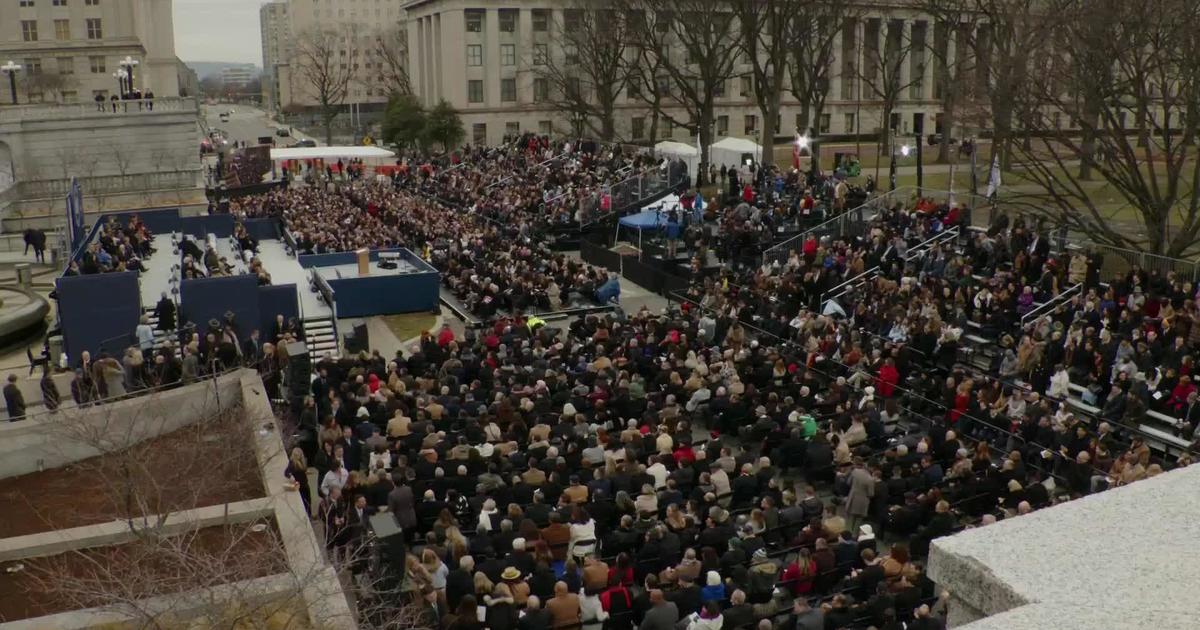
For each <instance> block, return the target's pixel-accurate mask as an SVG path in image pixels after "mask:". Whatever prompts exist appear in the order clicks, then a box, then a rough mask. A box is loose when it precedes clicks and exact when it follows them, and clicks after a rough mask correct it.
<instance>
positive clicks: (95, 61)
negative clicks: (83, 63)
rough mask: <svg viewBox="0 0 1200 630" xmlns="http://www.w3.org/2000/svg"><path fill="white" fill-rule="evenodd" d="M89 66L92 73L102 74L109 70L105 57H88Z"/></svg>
mask: <svg viewBox="0 0 1200 630" xmlns="http://www.w3.org/2000/svg"><path fill="white" fill-rule="evenodd" d="M88 67H89V68H91V70H92V74H101V73H104V72H106V71H107V70H108V69H107V68H106V67H105V66H104V57H88Z"/></svg>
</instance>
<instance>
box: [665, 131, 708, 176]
mask: <svg viewBox="0 0 1200 630" xmlns="http://www.w3.org/2000/svg"><path fill="white" fill-rule="evenodd" d="M654 154H655V155H657V156H659V157H660V158H668V159H672V160H683V163H684V164H687V170H688V174H689V175H691V176H692V178H693V179H695V177H696V169H697V168H698V167H699V165H700V151H698V150H697V149H696V147H694V146H692V145H690V144H685V143H683V142H672V141H670V140H663V141H662V142H659V143H658V144H656V145H654Z"/></svg>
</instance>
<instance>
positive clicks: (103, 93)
mask: <svg viewBox="0 0 1200 630" xmlns="http://www.w3.org/2000/svg"><path fill="white" fill-rule="evenodd" d="M107 98H108V90H92V100H93V101H95V100H98V99H107Z"/></svg>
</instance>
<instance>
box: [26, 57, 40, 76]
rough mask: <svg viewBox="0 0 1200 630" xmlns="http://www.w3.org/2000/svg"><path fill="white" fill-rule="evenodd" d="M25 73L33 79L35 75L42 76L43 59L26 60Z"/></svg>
mask: <svg viewBox="0 0 1200 630" xmlns="http://www.w3.org/2000/svg"><path fill="white" fill-rule="evenodd" d="M25 72H26V73H27V76H31V77H32V76H34V75H37V74H41V73H42V60H41V59H26V60H25Z"/></svg>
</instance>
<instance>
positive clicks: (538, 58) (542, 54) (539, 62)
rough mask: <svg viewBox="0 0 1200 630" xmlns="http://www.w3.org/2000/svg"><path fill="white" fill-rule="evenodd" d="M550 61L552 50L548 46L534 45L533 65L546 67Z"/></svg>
mask: <svg viewBox="0 0 1200 630" xmlns="http://www.w3.org/2000/svg"><path fill="white" fill-rule="evenodd" d="M549 60H550V49H549V48H548V47H547V46H546V44H534V45H533V65H535V66H544V65H546V63H547V62H548V61H549Z"/></svg>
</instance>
